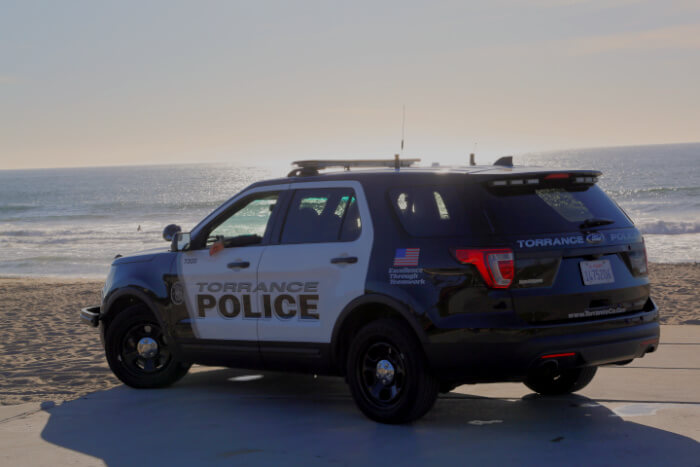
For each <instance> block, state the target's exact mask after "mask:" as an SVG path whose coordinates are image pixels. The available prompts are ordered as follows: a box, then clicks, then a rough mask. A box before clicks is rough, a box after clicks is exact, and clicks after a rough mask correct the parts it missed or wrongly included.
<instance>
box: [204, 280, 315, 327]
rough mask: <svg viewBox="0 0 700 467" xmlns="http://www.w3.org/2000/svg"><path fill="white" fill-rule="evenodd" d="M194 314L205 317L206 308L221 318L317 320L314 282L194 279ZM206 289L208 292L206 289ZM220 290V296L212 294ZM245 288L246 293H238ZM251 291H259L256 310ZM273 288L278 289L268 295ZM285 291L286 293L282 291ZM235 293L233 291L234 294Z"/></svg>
mask: <svg viewBox="0 0 700 467" xmlns="http://www.w3.org/2000/svg"><path fill="white" fill-rule="evenodd" d="M196 285H197V287H198V292H199V293H198V294H197V317H199V318H206V316H207V311H208V310H216V311H217V312H218V313H219V315H220V316H221V317H222V318H226V319H233V318H237V317H239V316H241V317H242V318H248V319H250V318H252V319H259V318H272V316H273V315H274V316H275V317H277V318H279V319H283V320H288V319H292V318H295V317H297V318H299V319H303V320H318V319H319V314H318V311H317V308H318V298H319V296H318V294H313V293H311V294H309V293H300V292H317V291H318V282H289V283H287V282H270V283H264V282H260V283H258V284H256V285H255V286H254V287H253V284H251V283H250V282H240V283H235V282H225V283H221V282H198V283H197V284H196ZM207 292H209V293H207ZM217 292H223V294H222V295H220V296H218V297H217V296H215V295H213V294H214V293H217ZM242 292H246V293H242ZM251 292H253V293H259V294H260V295H261V300H260V302H259V303H260V305H262V306H261V308H260V310H259V311H257V312H255V311H253V307H252V296H251V294H250V293H251ZM274 292H281V293H279V294H277V295H271V293H274ZM285 292H287V293H285ZM235 293H238V294H237V295H234V294H235Z"/></svg>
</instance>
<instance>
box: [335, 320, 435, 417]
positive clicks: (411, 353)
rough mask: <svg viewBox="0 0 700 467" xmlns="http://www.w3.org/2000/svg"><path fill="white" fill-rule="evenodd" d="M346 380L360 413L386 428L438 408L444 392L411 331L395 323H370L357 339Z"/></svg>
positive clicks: (348, 363)
mask: <svg viewBox="0 0 700 467" xmlns="http://www.w3.org/2000/svg"><path fill="white" fill-rule="evenodd" d="M347 379H348V384H349V385H350V391H351V393H352V396H353V399H354V400H355V403H356V404H357V406H358V407H359V408H360V410H362V412H363V413H364V414H365V415H366V416H367V417H369V418H371V419H372V420H375V421H377V422H381V423H405V422H410V421H413V420H416V419H418V418H420V417H422V416H423V415H424V414H425V413H426V412H427V411H428V410H430V408H431V407H432V406H433V404H435V400H436V399H437V394H438V390H439V387H440V385H439V382H438V380H437V379H436V378H435V377H434V376H433V375H432V373H431V372H430V369H429V368H428V365H427V362H426V360H425V356H424V355H423V351H422V349H421V347H420V343H419V342H418V340H417V339H416V338H415V337H414V335H413V333H412V332H411V330H410V329H409V328H408V327H407V326H405V325H404V324H403V323H402V322H400V321H398V320H391V319H385V320H379V321H374V322H371V323H369V324H368V325H366V326H365V327H364V328H362V329H361V330H360V332H359V333H358V334H357V336H355V338H354V339H353V341H352V344H351V345H350V350H349V352H348V361H347Z"/></svg>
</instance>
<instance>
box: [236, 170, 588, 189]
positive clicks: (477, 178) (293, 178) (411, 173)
mask: <svg viewBox="0 0 700 467" xmlns="http://www.w3.org/2000/svg"><path fill="white" fill-rule="evenodd" d="M293 172H294V171H293ZM553 173H567V174H578V175H587V176H593V177H598V176H600V175H601V172H600V171H597V170H587V169H547V168H545V167H536V166H512V167H506V166H497V165H474V166H433V167H402V168H400V169H394V168H368V169H352V170H331V171H326V172H321V173H318V174H313V175H296V174H294V175H293V174H292V173H290V175H289V176H288V177H284V178H275V179H269V180H262V181H260V182H257V183H254V184H253V185H251V186H250V187H249V188H253V187H258V186H264V185H281V184H288V183H303V182H321V181H338V180H355V181H359V182H367V183H389V182H391V183H392V184H394V183H396V182H397V181H401V182H405V183H414V182H419V181H420V182H424V183H425V182H428V181H429V183H434V182H435V181H436V179H438V180H440V181H442V182H446V181H448V180H449V181H450V182H455V181H458V180H459V181H460V182H462V183H464V182H468V181H472V182H475V183H478V182H483V181H487V180H493V179H498V178H513V177H521V176H542V175H546V174H553ZM465 177H467V178H466V179H465Z"/></svg>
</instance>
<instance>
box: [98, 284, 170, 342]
mask: <svg viewBox="0 0 700 467" xmlns="http://www.w3.org/2000/svg"><path fill="white" fill-rule="evenodd" d="M137 304H142V305H144V306H146V308H148V309H149V311H150V312H151V313H152V314H153V316H154V317H155V319H156V320H157V321H158V324H159V325H160V327H161V329H163V331H164V332H167V330H168V327H167V326H166V323H165V322H164V321H163V318H162V316H161V314H160V313H158V307H157V305H156V303H155V300H154V299H153V297H151V296H149V295H148V294H147V293H145V292H144V291H143V290H139V289H137V288H135V287H122V288H120V289H118V290H115V291H113V292H112V293H111V294H110V295H109V296H108V297H107V299H106V300H105V304H104V305H103V312H102V315H101V317H100V319H101V321H102V322H103V324H104V329H106V328H107V327H108V326H109V324H110V323H111V321H112V320H113V319H114V317H115V316H117V315H118V314H119V313H121V312H122V311H124V310H125V309H127V308H128V307H130V306H132V305H137Z"/></svg>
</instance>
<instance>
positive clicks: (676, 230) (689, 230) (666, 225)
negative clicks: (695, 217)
mask: <svg viewBox="0 0 700 467" xmlns="http://www.w3.org/2000/svg"><path fill="white" fill-rule="evenodd" d="M637 228H638V229H639V230H640V231H641V232H642V233H643V234H656V235H681V234H694V233H700V222H682V221H681V222H670V221H654V222H644V223H640V224H638V225H637Z"/></svg>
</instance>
